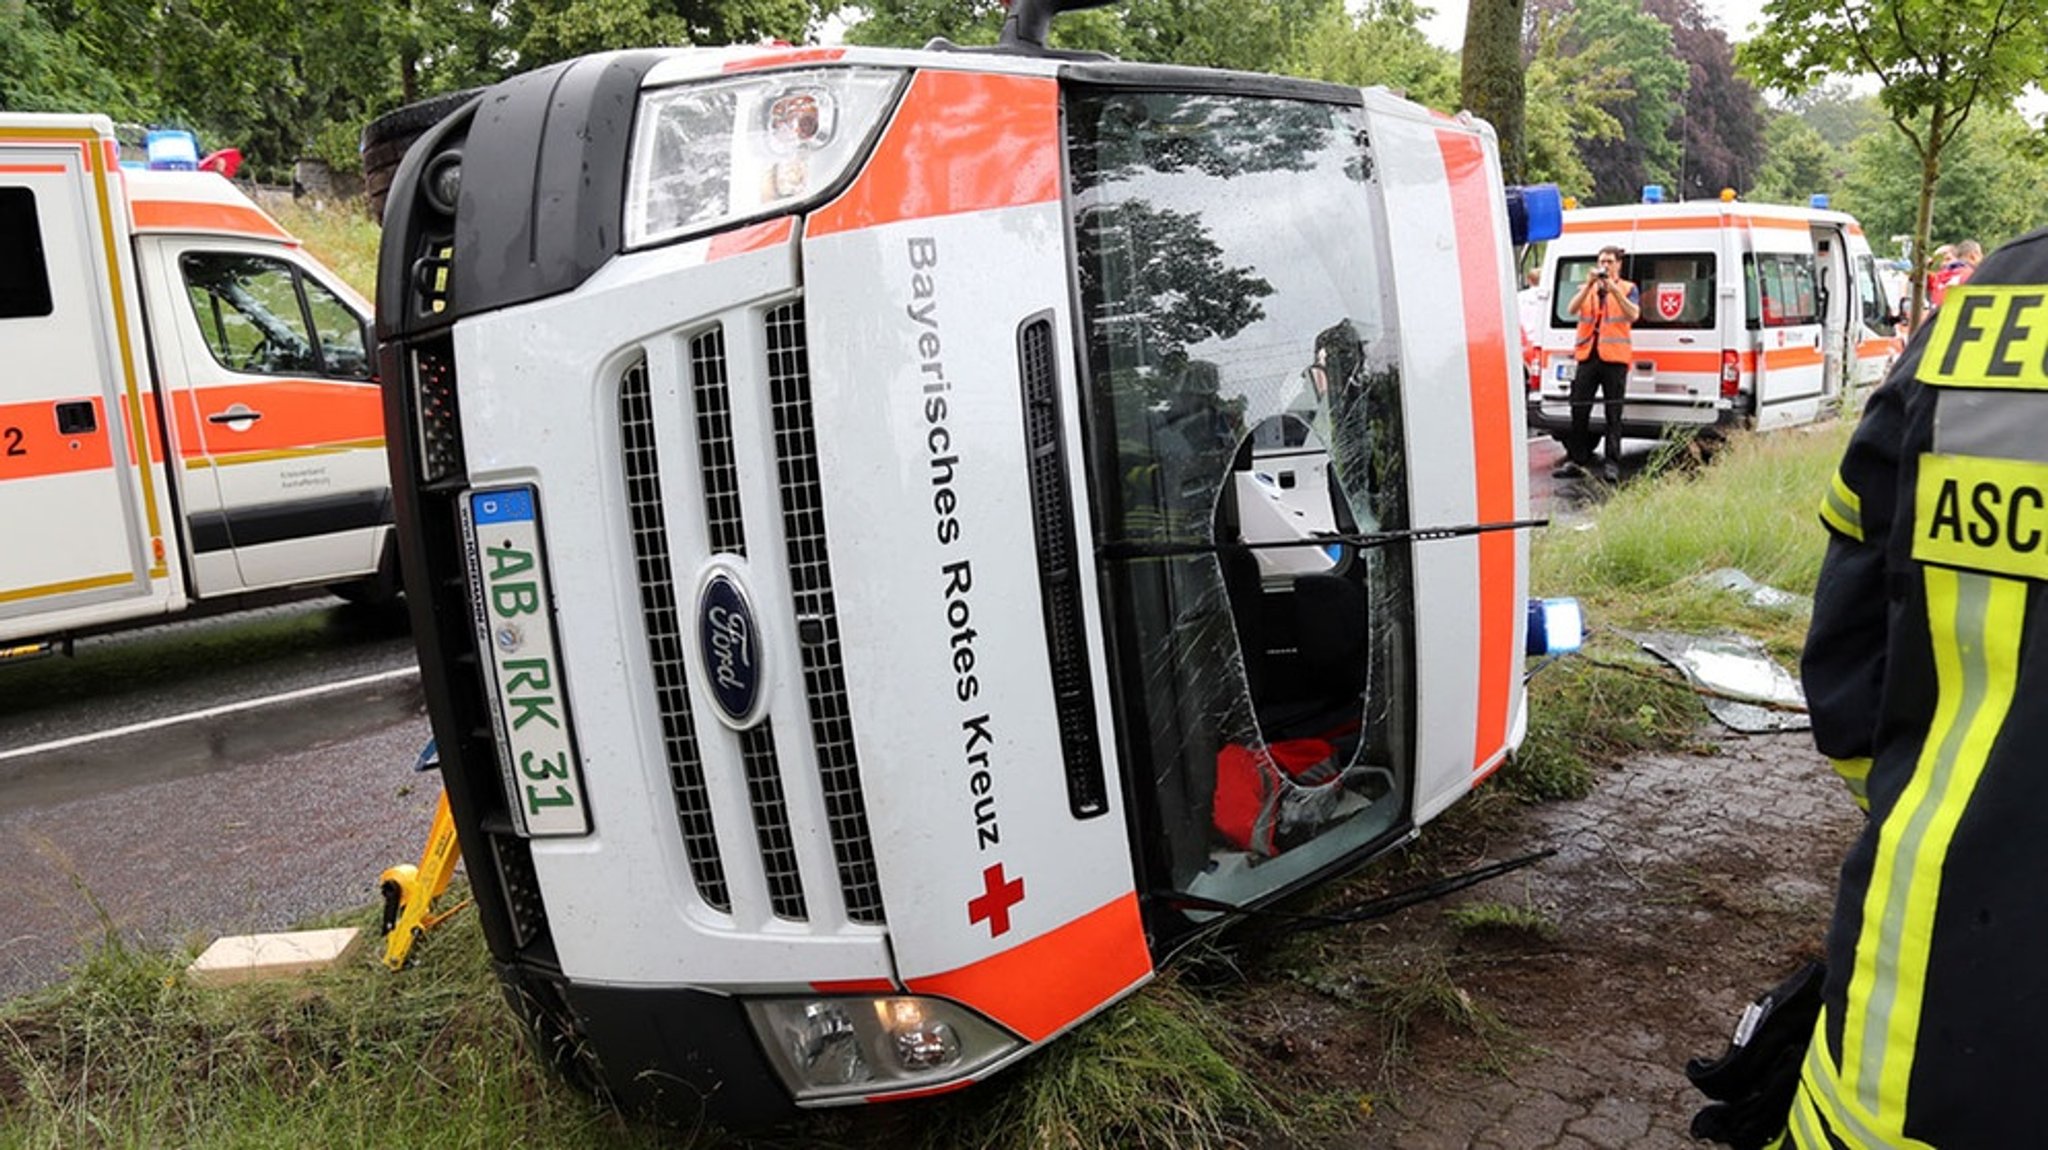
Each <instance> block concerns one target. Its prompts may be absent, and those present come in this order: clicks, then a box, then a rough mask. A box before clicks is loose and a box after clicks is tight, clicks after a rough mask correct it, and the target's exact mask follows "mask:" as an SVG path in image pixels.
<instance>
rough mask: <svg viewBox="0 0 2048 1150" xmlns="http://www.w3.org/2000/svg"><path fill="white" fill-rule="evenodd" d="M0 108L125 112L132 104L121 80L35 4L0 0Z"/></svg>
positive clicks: (130, 113)
mask: <svg viewBox="0 0 2048 1150" xmlns="http://www.w3.org/2000/svg"><path fill="white" fill-rule="evenodd" d="M0 111H9V112H105V113H108V114H109V115H113V116H117V117H122V118H129V117H132V116H134V115H135V111H136V109H135V107H134V98H133V95H132V94H131V93H130V92H129V91H128V89H127V86H126V85H124V84H122V83H121V81H120V80H119V79H118V78H117V77H116V75H115V74H114V73H113V72H111V71H109V70H107V69H106V68H104V67H101V66H100V65H99V64H98V63H96V62H95V61H94V60H93V59H92V58H91V57H90V56H89V55H88V54H87V53H86V52H85V51H84V50H83V49H82V48H80V46H79V45H78V43H77V41H76V40H74V39H72V38H71V37H68V36H66V35H64V34H63V33H62V32H60V31H58V30H57V29H56V28H54V27H52V26H51V24H50V22H49V20H48V19H46V18H45V17H44V16H43V14H42V13H41V12H40V11H39V10H37V9H36V8H34V7H32V6H30V5H27V4H24V3H22V2H21V0H0Z"/></svg>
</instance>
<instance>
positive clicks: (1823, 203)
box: [1806, 192, 1828, 212]
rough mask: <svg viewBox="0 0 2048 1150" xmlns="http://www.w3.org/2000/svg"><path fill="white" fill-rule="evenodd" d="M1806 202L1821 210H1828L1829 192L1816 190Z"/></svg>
mask: <svg viewBox="0 0 2048 1150" xmlns="http://www.w3.org/2000/svg"><path fill="white" fill-rule="evenodd" d="M1806 202H1807V204H1808V205H1809V206H1811V207H1813V208H1816V209H1818V210H1820V211H1823V212H1824V211H1827V210H1828V194H1827V193H1826V192H1815V193H1813V196H1812V197H1811V198H1810V199H1808V200H1807V201H1806Z"/></svg>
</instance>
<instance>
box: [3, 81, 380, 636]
mask: <svg viewBox="0 0 2048 1150" xmlns="http://www.w3.org/2000/svg"><path fill="white" fill-rule="evenodd" d="M153 147H154V149H155V163H156V164H158V165H170V167H168V168H160V169H150V168H141V169H137V168H124V167H122V166H121V163H120V152H119V145H118V144H117V142H116V140H115V137H114V132H113V125H112V123H111V122H110V121H109V120H108V119H107V118H106V117H104V116H86V115H31V114H18V113H7V114H0V364H5V369H4V371H0V523H4V524H5V525H6V534H7V538H6V544H5V546H0V643H6V644H10V645H13V646H15V647H25V648H27V649H38V648H39V646H40V645H41V644H44V643H47V642H49V641H52V640H56V639H60V638H64V637H68V636H72V635H77V634H81V633H86V632H91V631H98V630H105V629H108V628H111V627H115V626H119V625H123V624H125V623H129V622H133V621H136V620H139V619H146V618H150V617H156V616H163V615H168V614H172V613H175V612H178V611H181V610H184V609H186V608H187V607H188V606H190V605H191V604H192V603H194V602H195V601H200V600H205V601H212V600H228V599H232V598H233V597H234V596H236V595H238V594H241V593H243V592H251V591H258V590H267V589H273V588H282V587H332V588H334V589H335V590H337V591H338V592H341V593H343V594H346V595H350V596H358V597H375V596H378V595H386V594H390V593H393V592H395V590H396V585H397V584H396V552H395V550H393V549H392V548H391V546H390V540H391V527H390V523H391V500H390V482H389V479H388V477H387V474H386V470H385V462H384V451H383V447H384V437H383V427H382V421H381V417H380V399H379V392H378V388H377V384H376V382H375V380H374V379H373V378H372V374H373V373H372V363H371V358H370V355H369V352H368V338H369V324H368V316H369V305H368V303H367V301H365V300H364V299H363V298H362V297H361V296H359V295H358V294H357V293H355V292H354V291H352V290H351V289H350V288H349V287H348V286H347V285H346V284H344V283H343V282H342V281H341V280H340V278H339V277H337V276H336V275H335V274H334V273H333V272H331V271H329V270H328V269H326V268H325V267H323V266H321V265H320V263H319V262H318V261H316V260H315V259H313V257H312V256H310V255H308V254H307V253H306V252H305V251H304V250H303V249H302V248H301V247H300V246H299V244H298V242H297V241H296V240H295V239H293V238H292V237H291V236H290V235H289V234H287V233H286V232H285V230H284V229H283V228H282V227H280V226H279V225H278V223H277V221H276V220H274V219H272V218H271V217H270V216H269V215H268V214H266V213H265V212H263V211H262V210H261V209H260V208H258V207H257V206H256V204H255V203H253V202H252V201H250V200H249V199H248V197H246V196H244V195H243V194H242V193H241V192H240V191H238V190H237V189H236V188H235V187H234V185H233V184H231V183H229V182H228V181H227V180H226V179H224V178H222V177H221V176H220V175H218V174H216V173H214V172H211V171H197V170H189V169H193V168H195V167H196V159H197V157H196V156H195V155H194V148H193V143H192V141H191V138H190V136H189V135H185V134H183V133H169V134H164V133H159V134H156V138H155V140H154V141H153ZM167 156H168V157H169V158H166V157H167Z"/></svg>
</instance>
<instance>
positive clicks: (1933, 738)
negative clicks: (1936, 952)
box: [1819, 567, 2026, 1145]
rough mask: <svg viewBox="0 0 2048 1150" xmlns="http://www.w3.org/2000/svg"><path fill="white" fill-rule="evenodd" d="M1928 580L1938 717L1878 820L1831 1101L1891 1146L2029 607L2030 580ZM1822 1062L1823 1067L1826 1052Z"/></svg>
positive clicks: (1939, 571)
mask: <svg viewBox="0 0 2048 1150" xmlns="http://www.w3.org/2000/svg"><path fill="white" fill-rule="evenodd" d="M1924 579H1925V583H1926V591H1927V614H1928V626H1929V633H1930V637H1931V639H1932V646H1933V652H1934V660H1935V674H1936V680H1937V684H1938V687H1937V694H1936V699H1935V710H1934V718H1933V722H1932V725H1931V727H1930V729H1929V731H1928V734H1927V741H1926V743H1925V744H1924V745H1923V746H1922V748H1921V752H1920V759H1919V761H1918V763H1917V764H1916V765H1915V767H1914V771H1913V777H1912V778H1911V779H1910V780H1909V781H1908V782H1907V784H1906V789H1905V791H1904V792H1903V793H1902V794H1901V795H1900V796H1899V800H1898V804H1897V806H1895V807H1894V808H1893V809H1892V811H1891V812H1890V814H1888V815H1887V816H1886V817H1885V820H1884V823H1883V824H1882V825H1881V826H1880V827H1879V828H1878V839H1877V855H1876V858H1875V860H1874V862H1873V864H1872V867H1871V877H1870V889H1869V890H1868V891H1866V892H1865V894H1864V899H1863V908H1862V912H1863V917H1862V929H1861V932H1860V933H1859V935H1858V937H1857V940H1856V962H1855V965H1854V968H1853V970H1852V972H1851V974H1850V980H1849V988H1848V1004H1847V1006H1848V1009H1847V1013H1846V1016H1845V1018H1844V1021H1843V1027H1842V1066H1841V1079H1840V1089H1839V1092H1835V1091H1829V1093H1830V1094H1833V1095H1834V1097H1833V1098H1832V1101H1834V1102H1836V1103H1837V1105H1836V1106H1835V1107H1833V1108H1832V1109H1833V1110H1835V1111H1839V1112H1842V1113H1843V1114H1846V1115H1849V1116H1853V1117H1857V1118H1861V1119H1863V1120H1865V1121H1866V1122H1867V1123H1868V1125H1869V1127H1870V1128H1871V1129H1873V1130H1875V1131H1877V1132H1878V1133H1879V1134H1881V1135H1882V1138H1883V1141H1884V1143H1885V1144H1887V1145H1909V1143H1906V1142H1904V1141H1903V1140H1902V1138H1903V1136H1902V1135H1901V1134H1900V1130H1901V1129H1902V1127H1903V1124H1904V1121H1905V1109H1906V1090H1907V1087H1908V1084H1909V1080H1910V1077H1911V1072H1912V1064H1913V1052H1914V1045H1915V1043H1916V1041H1917V1040H1918V1038H1919V1033H1920V1010H1921V1004H1922V997H1923V995H1924V993H1925V989H1926V979H1927V963H1928V953H1929V950H1930V947H1931V944H1932V941H1933V931H1934V917H1935V909H1936V903H1937V900H1938V899H1939V896H1940V883H1941V867H1942V861H1943V859H1944V858H1945V856H1946V855H1947V853H1948V847H1949V842H1950V840H1951V839H1952V838H1953V837H1954V834H1955V828H1956V824H1957V822H1958V821H1960V819H1961V818H1962V813H1963V810H1964V808H1965V807H1966V806H1967V805H1968V804H1969V801H1970V796H1971V794H1972V793H1973V792H1974V791H1975V789H1976V786H1977V782H1978V780H1979V778H1980V777H1981V776H1982V774H1983V771H1984V763H1985V760H1986V758H1987V757H1988V756H1989V753H1990V750H1991V744H1992V742H1993V740H1994V739H1995V738H1996V737H1997V735H1998V730H1999V727H2000V726H2001V725H2002V724H2003V723H2004V721H2005V715H2006V712H2007V710H2008V709H2009V708H2010V706H2011V704H2012V696H2013V687H2014V684H2015V682H2016V681H2017V679H2018V674H2019V640H2020V630H2021V625H2022V623H2023V621H2024V618H2023V617H2024V615H2025V611H2026V586H2025V584H2022V583H2018V582H2015V581H2012V580H2006V579H1995V578H1991V577H1988V576H1984V575H1976V574H1970V573H1964V572H1957V571H1949V570H1945V569H1943V568H1939V567H1927V568H1925V569H1924ZM1819 1069H1821V1070H1823V1071H1825V1070H1826V1069H1827V1067H1826V1065H1825V1061H1824V1060H1823V1061H1822V1064H1821V1066H1820V1067H1819ZM1820 1077H1821V1078H1822V1079H1823V1080H1824V1081H1823V1083H1822V1085H1823V1086H1825V1087H1831V1086H1833V1083H1831V1082H1826V1081H1825V1079H1826V1077H1827V1075H1825V1074H1822V1075H1820ZM1844 1101H1846V1102H1848V1103H1849V1104H1850V1105H1849V1106H1847V1107H1844V1106H1841V1105H1840V1103H1842V1102H1844ZM1824 1113H1826V1111H1825V1110H1824ZM1826 1116H1827V1117H1830V1118H1834V1117H1837V1116H1838V1115H1837V1114H1836V1113H1826Z"/></svg>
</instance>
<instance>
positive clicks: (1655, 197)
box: [1643, 184, 1664, 204]
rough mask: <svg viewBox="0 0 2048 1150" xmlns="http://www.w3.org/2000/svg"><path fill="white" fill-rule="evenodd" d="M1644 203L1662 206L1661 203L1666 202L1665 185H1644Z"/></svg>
mask: <svg viewBox="0 0 2048 1150" xmlns="http://www.w3.org/2000/svg"><path fill="white" fill-rule="evenodd" d="M1643 202H1644V203H1646V204H1661V203H1663V202H1664V185H1663V184H1644V185H1643Z"/></svg>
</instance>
